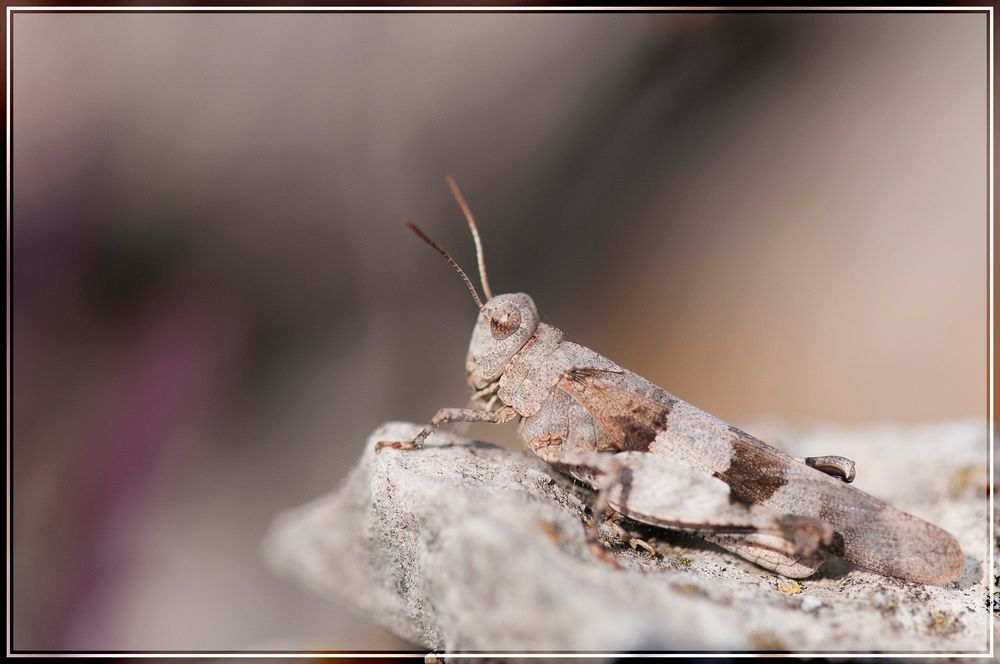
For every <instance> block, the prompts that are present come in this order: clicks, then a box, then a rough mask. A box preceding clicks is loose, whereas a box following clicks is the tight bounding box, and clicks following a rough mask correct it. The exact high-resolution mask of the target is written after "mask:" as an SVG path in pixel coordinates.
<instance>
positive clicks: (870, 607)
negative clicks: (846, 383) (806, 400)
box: [265, 421, 992, 653]
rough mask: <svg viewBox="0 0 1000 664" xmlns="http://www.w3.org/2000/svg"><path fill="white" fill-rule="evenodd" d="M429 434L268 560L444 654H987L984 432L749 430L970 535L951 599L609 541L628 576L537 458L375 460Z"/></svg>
mask: <svg viewBox="0 0 1000 664" xmlns="http://www.w3.org/2000/svg"><path fill="white" fill-rule="evenodd" d="M417 430H418V427H417V426H416V425H412V424H404V423H389V424H385V425H383V426H381V427H380V428H379V429H378V430H376V431H375V432H374V433H373V434H372V435H371V437H370V439H369V440H368V442H367V444H366V446H365V449H364V451H363V453H362V456H361V459H360V461H359V462H358V464H357V466H356V467H355V468H354V469H353V470H352V471H351V473H350V475H349V476H348V478H347V479H346V480H345V481H344V483H343V485H342V486H341V487H340V488H338V489H337V490H336V491H335V492H333V493H331V494H329V495H327V496H323V497H321V498H318V499H317V500H315V501H314V502H312V503H309V504H307V505H304V506H302V507H300V508H298V509H295V510H293V511H290V512H287V513H285V514H283V515H281V516H280V517H279V518H278V519H277V520H276V521H275V523H274V525H273V527H272V529H271V531H270V533H269V534H268V536H267V538H266V541H265V553H266V555H267V557H268V559H269V561H270V562H271V563H272V565H274V566H275V567H277V568H278V569H280V570H282V571H284V572H285V573H287V574H290V575H292V576H294V577H296V578H297V579H298V580H299V581H300V582H301V583H302V584H303V585H305V586H306V587H308V588H310V589H312V590H313V591H316V592H318V593H320V594H322V595H324V596H326V597H329V598H331V599H335V600H338V601H341V602H346V603H348V604H349V605H351V606H352V607H354V608H356V609H357V610H359V611H361V612H363V613H365V614H367V615H369V616H371V617H372V618H373V619H374V620H377V621H378V622H380V623H381V624H383V625H384V626H386V627H387V628H388V629H390V630H391V631H393V632H394V633H396V634H398V635H399V636H401V637H403V638H405V639H408V640H410V641H412V642H414V643H416V644H420V645H421V646H423V647H426V648H428V649H434V650H444V651H456V650H466V651H468V650H473V651H487V652H495V651H507V652H511V651H513V652H523V651H555V650H559V651H564V650H573V651H609V652H610V651H623V650H730V651H748V650H749V651H758V650H765V651H775V650H776V651H783V650H791V651H797V652H831V651H832V652H845V651H854V652H858V651H864V652H870V651H883V652H886V651H888V652H903V651H907V652H910V651H916V652H948V653H959V652H966V653H973V652H984V651H986V650H987V649H988V635H989V630H990V629H991V610H990V605H991V600H992V598H991V597H990V594H989V593H990V591H989V579H990V578H991V575H992V570H990V569H989V562H988V561H989V555H988V554H989V542H988V518H989V517H988V498H987V495H988V473H987V470H986V464H987V444H988V443H987V431H986V425H985V424H983V423H981V422H968V421H964V422H950V423H942V424H934V425H924V426H914V427H898V426H885V427H875V428H864V429H851V430H847V429H838V428H809V429H793V428H789V427H774V426H758V427H749V430H750V431H752V432H754V433H755V434H756V435H758V436H760V437H762V438H764V439H765V440H768V441H769V442H772V443H773V444H776V445H778V446H779V447H782V448H783V449H785V450H786V451H788V452H789V453H791V454H793V455H795V456H805V455H807V454H810V455H815V454H841V455H844V456H848V457H851V458H854V459H855V460H856V461H857V462H858V478H857V480H856V481H855V485H856V486H858V487H859V488H861V489H863V490H865V491H868V492H869V493H872V494H874V495H876V496H877V497H879V498H881V499H883V500H887V501H888V502H890V503H891V504H893V505H895V506H896V507H899V508H901V509H904V510H906V511H909V512H911V513H913V514H915V515H917V516H920V517H921V518H924V519H927V520H929V521H931V522H932V523H935V524H938V525H940V526H942V527H944V528H945V529H947V530H948V531H950V532H951V533H952V534H954V535H955V536H956V537H957V538H958V540H959V542H960V544H961V546H962V549H963V551H964V552H965V556H966V558H965V563H966V566H965V570H964V571H963V573H962V575H961V576H960V577H959V579H958V580H957V581H955V582H952V583H949V584H947V585H946V586H928V585H920V584H914V583H908V582H904V581H899V580H897V579H891V578H886V577H882V576H879V575H877V574H874V573H870V572H866V571H864V570H861V569H858V568H855V567H852V566H850V565H849V564H847V563H846V562H844V561H841V560H839V559H831V560H828V561H827V563H826V564H825V565H824V567H823V568H821V570H820V572H819V573H818V574H817V575H815V576H813V577H811V578H809V579H805V580H803V581H800V582H795V581H791V580H789V579H783V578H781V577H777V576H775V575H774V574H771V573H769V572H767V571H765V570H763V569H760V568H758V567H755V566H754V565H752V564H751V563H748V562H746V561H743V560H742V559H740V558H737V557H735V556H733V555H731V554H729V553H726V552H724V551H722V550H721V549H718V548H717V547H715V546H713V545H710V544H708V543H706V542H704V541H703V540H701V539H699V538H698V537H696V536H693V535H687V534H683V533H676V532H668V531H664V530H656V529H646V530H642V531H638V530H636V532H637V533H638V534H641V535H642V536H644V537H645V538H646V539H647V540H652V541H653V543H654V545H655V547H656V550H657V555H656V556H655V557H654V556H651V555H650V554H649V553H647V552H646V551H644V550H643V549H641V548H640V549H638V550H633V549H632V548H631V547H630V546H629V545H628V544H627V543H625V542H624V541H622V539H621V537H620V535H621V533H617V534H616V533H615V532H613V531H612V529H611V528H610V527H605V528H604V530H603V532H602V535H603V536H604V537H605V539H606V543H607V544H608V546H610V547H611V549H612V550H613V551H614V552H615V554H616V555H617V558H618V560H619V562H620V565H621V568H620V569H615V568H614V567H613V566H611V565H609V564H607V563H605V562H601V561H599V560H597V559H596V558H595V557H594V556H593V554H592V553H590V551H589V550H588V548H587V545H586V542H585V538H584V525H583V521H584V519H585V518H586V516H587V513H588V506H589V504H590V501H591V500H592V494H591V492H589V491H588V490H586V489H584V488H582V487H580V486H579V485H577V484H574V483H573V482H571V481H569V480H567V479H565V478H564V477H563V476H561V475H560V474H559V473H558V472H556V471H555V470H553V469H552V468H550V467H549V466H547V465H546V464H544V463H543V462H541V461H539V460H537V459H535V458H533V457H531V456H530V455H528V454H525V453H522V452H518V451H512V450H507V449H504V448H500V447H495V446H492V445H487V444H484V443H478V442H472V441H468V440H465V439H461V438H458V437H456V436H452V435H450V434H447V433H440V434H436V435H435V436H432V437H431V439H430V440H429V444H428V446H427V447H425V448H424V449H422V450H420V451H417V452H399V451H397V450H392V449H387V450H383V451H382V452H381V453H379V454H377V455H376V454H375V453H374V451H373V445H374V442H375V441H377V440H405V439H409V438H412V437H413V435H414V434H415V433H416V432H417ZM623 525H625V526H629V524H628V523H624V524H623ZM630 529H631V530H635V528H632V527H630Z"/></svg>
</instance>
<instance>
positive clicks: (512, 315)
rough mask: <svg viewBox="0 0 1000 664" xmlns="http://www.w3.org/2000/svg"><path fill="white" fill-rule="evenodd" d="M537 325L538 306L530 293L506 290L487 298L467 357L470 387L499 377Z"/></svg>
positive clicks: (466, 363) (478, 388)
mask: <svg viewBox="0 0 1000 664" xmlns="http://www.w3.org/2000/svg"><path fill="white" fill-rule="evenodd" d="M537 327H538V309H537V308H535V302H534V301H533V300H532V299H531V296H530V295H526V294H524V293H505V294H503V295H497V296H495V297H492V298H490V299H489V300H487V301H486V304H484V305H483V307H482V309H480V310H479V317H478V318H477V319H476V326H475V328H473V330H472V340H471V341H470V342H469V354H468V355H467V356H466V359H465V376H466V379H467V380H468V382H469V387H471V388H472V389H474V390H481V389H483V388H484V387H486V386H488V385H489V384H490V383H492V382H494V381H496V380H497V379H499V378H500V376H501V375H502V374H503V371H504V368H505V367H506V366H507V363H508V362H510V359H511V358H512V357H514V354H515V353H517V351H519V350H521V348H522V347H523V346H524V344H526V343H527V342H528V340H529V339H531V337H532V335H534V334H535V329H536V328H537Z"/></svg>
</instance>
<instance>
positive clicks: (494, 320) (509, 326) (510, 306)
mask: <svg viewBox="0 0 1000 664" xmlns="http://www.w3.org/2000/svg"><path fill="white" fill-rule="evenodd" d="M519 327H521V312H520V311H518V310H517V305H516V304H514V303H513V302H503V303H501V304H500V305H499V306H497V308H496V309H494V310H493V313H492V315H491V316H490V333H491V334H492V335H493V338H494V339H496V340H497V341H500V340H501V339H506V338H507V337H509V336H510V335H512V334H514V332H515V331H516V330H517V328H519Z"/></svg>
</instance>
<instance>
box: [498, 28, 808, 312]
mask: <svg viewBox="0 0 1000 664" xmlns="http://www.w3.org/2000/svg"><path fill="white" fill-rule="evenodd" d="M684 18H694V17H693V16H686V17H684ZM700 18H701V21H702V22H701V23H699V24H688V25H682V27H681V28H680V29H678V30H677V31H675V32H670V33H668V32H667V31H666V30H665V31H664V36H663V38H661V39H658V40H656V41H652V42H650V43H648V44H646V45H645V47H644V48H643V49H642V50H641V51H640V53H639V55H638V57H637V58H636V59H635V61H634V62H633V64H632V65H631V68H630V70H629V71H628V72H627V74H626V75H625V76H623V77H622V78H621V79H620V80H619V81H618V82H617V84H616V85H614V86H613V87H610V88H608V89H606V90H605V91H604V93H603V95H597V94H595V97H596V98H597V99H598V101H597V103H595V104H594V105H593V106H592V107H591V108H589V109H582V110H581V115H583V116H584V119H583V120H582V121H581V122H580V123H579V124H578V125H577V127H578V130H577V132H576V136H575V138H573V139H572V140H570V141H568V142H567V149H566V150H565V151H564V152H563V153H561V154H560V155H558V156H557V158H555V159H554V160H553V164H552V165H551V166H550V167H549V169H548V172H549V175H548V177H546V178H540V179H539V180H538V182H537V183H536V185H535V189H536V192H535V194H534V195H533V196H529V197H527V198H528V199H529V200H530V203H528V204H527V205H526V207H527V208H528V212H527V213H526V214H525V215H521V218H529V219H538V220H544V223H538V224H535V225H533V226H532V228H531V235H530V239H529V238H524V242H525V243H526V244H527V243H530V244H531V245H533V246H534V247H536V250H534V251H532V252H531V254H530V255H531V256H533V257H536V256H541V257H543V259H549V260H558V255H559V253H560V252H565V251H567V250H570V251H573V252H576V254H577V255H576V259H577V260H578V261H580V262H579V263H578V264H593V265H596V266H600V265H601V258H602V255H603V254H605V253H606V251H607V248H608V247H609V246H613V245H614V238H615V237H617V236H618V235H619V234H621V233H623V232H627V229H625V228H623V227H622V226H621V225H619V224H616V219H618V218H620V217H623V216H626V215H625V213H626V212H627V211H628V209H629V208H630V207H634V205H635V201H636V200H637V199H639V198H641V197H642V196H643V195H645V194H647V193H648V191H649V187H650V186H657V187H661V188H662V187H663V186H664V183H666V186H667V187H669V186H670V184H669V183H670V180H671V179H673V178H674V177H675V176H676V175H677V174H678V173H679V172H681V171H683V169H684V168H685V158H684V151H685V150H684V148H686V147H687V146H688V144H689V143H690V142H691V141H692V140H695V141H697V140H699V138H700V137H699V135H700V134H703V133H704V132H705V131H711V127H710V126H708V125H709V123H708V122H706V117H705V116H706V114H707V113H706V109H708V113H711V112H713V111H715V110H716V109H719V108H720V107H722V106H725V105H726V104H727V103H728V101H729V100H730V99H731V98H732V97H733V96H736V95H738V93H739V90H740V89H741V88H745V87H746V86H747V85H752V81H751V76H752V75H753V74H755V73H758V72H760V71H762V70H765V69H767V68H769V67H772V66H774V65H776V64H778V63H780V62H782V61H783V60H784V59H785V58H788V57H789V56H790V54H791V53H793V52H794V50H795V48H796V43H797V42H798V38H801V36H800V35H792V34H791V33H790V32H789V30H788V28H786V27H785V26H782V25H781V24H780V22H778V21H777V20H776V17H771V16H754V15H743V16H740V17H739V20H738V21H737V20H733V19H731V18H730V17H727V16H713V17H700ZM664 25H665V27H666V24H664ZM650 173H657V174H663V175H665V177H659V178H653V177H650V176H649V174H650ZM585 218H587V219H603V220H605V221H604V222H603V223H585V222H583V221H581V220H582V219H585ZM577 226H584V227H586V228H587V229H588V233H586V234H581V233H578V232H576V228H577ZM496 251H497V252H498V253H500V252H503V253H504V255H506V256H509V257H511V258H512V259H513V258H514V257H516V256H517V255H518V252H517V251H516V249H515V248H512V247H504V248H501V249H497V250H496ZM517 267H518V270H517V271H518V272H519V273H521V274H525V275H527V276H525V277H524V279H523V281H524V283H525V285H524V286H522V287H523V288H531V289H534V291H535V292H538V293H539V294H542V295H544V294H545V293H547V292H551V293H559V292H566V291H573V290H579V289H586V285H585V284H581V282H580V280H581V279H587V280H589V281H590V282H591V283H594V282H597V281H599V280H601V279H602V278H604V275H603V274H602V271H601V270H600V269H598V270H592V271H589V272H588V273H586V274H582V275H581V274H579V273H578V272H574V271H570V270H546V271H545V273H546V274H548V275H549V276H550V278H549V280H548V281H547V283H543V282H542V280H541V276H542V273H543V270H541V269H538V268H537V267H535V265H534V264H533V263H532V262H531V261H527V262H522V263H520V264H518V265H517ZM543 300H544V298H543ZM550 305H551V308H552V309H553V310H556V309H558V304H556V303H550Z"/></svg>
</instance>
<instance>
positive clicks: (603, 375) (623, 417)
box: [559, 367, 677, 452]
mask: <svg viewBox="0 0 1000 664" xmlns="http://www.w3.org/2000/svg"><path fill="white" fill-rule="evenodd" d="M620 373H621V372H615V371H609V370H605V369H595V368H591V367H580V368H574V369H570V370H569V371H567V372H566V373H565V374H564V375H563V378H562V380H560V381H559V387H561V388H562V389H563V390H565V391H566V392H567V393H568V394H569V395H570V396H572V397H573V398H574V399H575V400H576V401H577V402H578V403H579V404H580V405H582V406H583V407H584V408H585V409H586V410H587V412H588V413H589V414H590V416H591V417H593V418H594V420H595V421H596V422H597V423H598V425H599V426H600V427H601V428H602V429H604V431H605V433H607V435H608V439H609V440H610V441H611V444H612V445H613V449H612V450H609V451H615V452H647V451H649V446H650V445H652V444H653V441H654V440H656V436H657V434H659V432H661V431H663V430H664V429H666V427H667V418H668V417H669V416H670V409H671V408H672V407H673V405H674V404H675V403H676V402H677V400H676V399H673V398H671V397H669V396H666V395H664V396H663V397H662V398H661V399H659V400H653V399H650V398H648V397H646V396H643V395H641V394H639V393H637V392H636V391H633V390H628V389H625V388H622V387H619V386H618V385H616V384H615V382H614V380H613V379H614V377H615V376H617V375H619V374H620Z"/></svg>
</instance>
